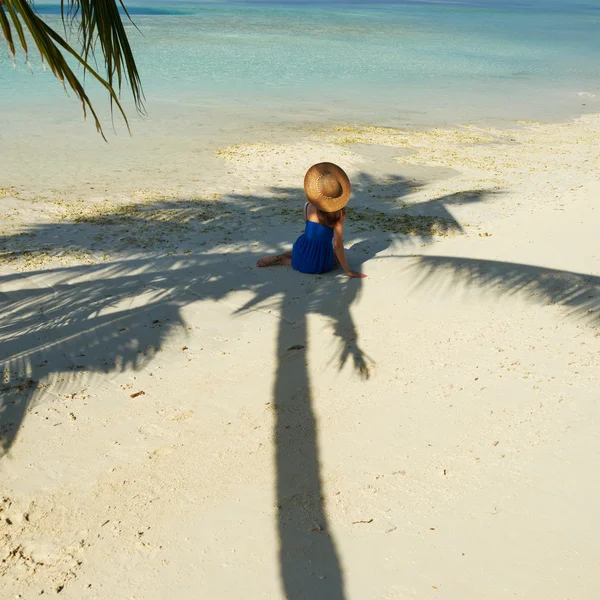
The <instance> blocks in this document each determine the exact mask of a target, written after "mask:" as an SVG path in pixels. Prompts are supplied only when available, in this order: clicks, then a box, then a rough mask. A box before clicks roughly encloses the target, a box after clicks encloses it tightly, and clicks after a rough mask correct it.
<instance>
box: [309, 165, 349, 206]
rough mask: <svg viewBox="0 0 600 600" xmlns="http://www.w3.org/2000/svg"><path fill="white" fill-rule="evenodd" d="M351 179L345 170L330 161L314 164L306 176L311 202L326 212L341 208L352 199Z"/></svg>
mask: <svg viewBox="0 0 600 600" xmlns="http://www.w3.org/2000/svg"><path fill="white" fill-rule="evenodd" d="M351 191H352V189H351V187H350V180H349V179H348V175H346V173H344V170H343V169H341V168H340V167H338V166H337V165H334V164H333V163H330V162H322V163H318V164H316V165H313V166H312V167H311V168H310V169H309V170H308V171H307V172H306V175H305V176H304V192H305V194H306V197H307V198H308V200H309V202H310V203H311V204H313V205H314V206H316V207H317V208H318V209H319V210H322V211H324V212H335V211H336V210H341V209H342V208H344V206H346V204H348V200H350V193H351Z"/></svg>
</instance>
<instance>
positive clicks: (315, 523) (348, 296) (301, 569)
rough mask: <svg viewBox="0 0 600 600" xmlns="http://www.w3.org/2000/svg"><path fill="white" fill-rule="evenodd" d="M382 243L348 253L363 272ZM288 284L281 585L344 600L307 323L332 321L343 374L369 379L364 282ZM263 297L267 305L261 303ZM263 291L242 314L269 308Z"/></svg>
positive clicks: (279, 376) (301, 594) (280, 446)
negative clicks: (347, 369)
mask: <svg viewBox="0 0 600 600" xmlns="http://www.w3.org/2000/svg"><path fill="white" fill-rule="evenodd" d="M388 245H389V244H388V243H387V242H384V241H383V240H373V241H371V242H370V243H369V244H368V252H364V251H363V252H359V251H357V250H359V249H360V250H362V248H361V244H357V245H356V247H355V248H353V250H354V251H349V253H348V255H349V260H350V261H351V262H352V264H354V265H357V266H359V267H360V265H361V264H362V263H363V262H365V261H366V260H368V259H369V258H370V257H372V256H374V255H375V254H376V253H377V252H379V251H381V250H384V249H385V248H387V246H388ZM293 276H294V278H295V282H287V281H286V284H287V291H286V292H285V293H284V295H283V297H282V298H281V301H280V310H281V324H280V327H279V334H278V340H277V368H276V376H275V383H274V386H273V409H274V411H275V463H276V473H277V485H276V487H277V525H278V534H279V565H280V575H281V581H282V583H283V587H284V591H285V595H286V598H288V600H300V599H301V598H302V599H304V598H314V599H315V600H326V599H327V600H330V599H331V600H343V598H345V592H344V578H343V569H342V567H341V564H340V559H339V556H338V552H337V550H336V545H335V541H334V539H333V534H332V532H331V530H330V526H329V520H328V517H327V512H326V505H325V489H324V486H323V481H322V478H321V468H320V459H319V442H318V437H319V436H318V428H317V423H316V419H315V415H314V406H313V405H314V398H313V394H312V390H311V382H310V376H309V372H308V359H307V353H308V351H309V348H310V345H309V339H308V332H307V319H308V315H310V314H320V315H322V316H324V317H326V318H328V319H330V320H331V322H332V323H333V328H334V334H335V336H336V338H337V340H338V343H339V351H338V366H339V368H340V369H341V368H342V367H343V366H344V364H346V362H347V361H348V360H351V362H352V365H353V367H354V368H355V370H356V372H357V374H358V375H359V376H360V377H362V378H365V379H366V378H368V372H369V371H368V364H367V357H366V355H365V353H364V352H363V350H362V349H361V347H360V346H359V344H358V332H357V328H356V325H355V322H354V320H353V318H352V315H351V312H350V308H351V306H352V305H353V304H354V303H355V302H356V300H357V299H358V298H359V296H360V291H361V287H362V285H363V280H361V279H353V280H346V281H343V282H340V281H339V278H336V277H335V275H334V274H333V273H332V274H328V275H326V276H325V277H323V278H322V279H321V280H320V281H321V283H318V284H317V285H314V287H313V289H311V290H309V291H308V292H305V293H304V294H302V295H297V294H298V293H299V291H300V290H299V288H300V286H302V285H303V284H304V282H303V281H302V279H306V280H307V281H312V283H313V284H314V281H315V280H314V278H306V277H303V276H301V275H299V274H294V275H293ZM261 296H262V297H261ZM269 296H270V292H269V291H268V289H267V290H263V292H262V294H260V295H258V296H257V297H255V298H254V299H253V301H251V302H249V303H248V304H246V305H245V306H244V307H242V309H240V311H238V312H244V311H247V310H250V309H252V307H254V306H255V305H256V304H258V303H260V302H261V301H263V300H266V299H267V298H268V297H269Z"/></svg>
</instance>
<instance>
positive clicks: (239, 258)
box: [0, 174, 492, 600]
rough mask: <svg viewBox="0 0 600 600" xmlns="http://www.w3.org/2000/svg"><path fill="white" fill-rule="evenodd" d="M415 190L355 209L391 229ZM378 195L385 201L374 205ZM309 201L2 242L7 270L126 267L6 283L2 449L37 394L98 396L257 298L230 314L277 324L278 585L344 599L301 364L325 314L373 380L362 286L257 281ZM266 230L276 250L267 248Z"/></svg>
mask: <svg viewBox="0 0 600 600" xmlns="http://www.w3.org/2000/svg"><path fill="white" fill-rule="evenodd" d="M411 189H412V184H409V183H408V182H405V181H403V180H402V179H401V178H399V177H394V178H388V180H387V181H386V182H384V183H382V182H381V181H378V180H374V179H373V178H371V177H369V176H368V175H367V174H361V175H360V176H358V177H357V178H356V182H355V183H354V191H355V199H354V200H353V207H355V208H353V210H357V211H360V210H364V209H365V208H366V207H367V206H369V207H370V209H371V210H374V211H381V212H382V213H386V214H388V215H389V217H390V218H394V217H396V216H399V215H401V214H402V213H403V211H404V212H406V210H408V209H404V208H403V204H402V203H401V198H402V197H403V196H405V195H407V194H408V192H409V191H410V190H411ZM369 190H370V191H369ZM373 190H374V191H375V192H378V195H379V196H383V197H380V198H374V194H373ZM491 194H492V192H491V191H490V190H470V191H468V192H467V193H465V196H464V197H463V198H460V199H459V198H458V197H456V196H453V197H448V198H445V197H442V198H436V199H433V200H430V201H428V202H426V203H423V206H422V208H423V210H424V211H425V212H424V213H420V212H419V206H418V205H414V206H410V207H409V209H410V211H412V214H414V215H415V217H422V216H428V217H430V220H429V221H428V222H427V223H426V225H425V226H421V225H419V226H418V227H417V226H415V227H412V229H410V231H408V230H407V229H406V227H405V226H403V227H400V228H399V229H398V230H393V229H392V230H390V231H388V233H387V234H385V235H382V234H381V232H380V231H379V230H378V229H377V228H376V227H375V226H373V227H367V228H366V229H365V230H363V231H361V232H359V233H358V235H357V238H358V240H360V243H357V244H355V246H354V247H353V248H351V249H350V251H349V253H348V254H349V260H350V262H351V264H353V265H355V266H357V267H358V266H359V265H360V263H362V262H364V261H365V260H368V259H369V258H371V257H372V256H374V255H375V254H377V253H379V252H381V251H383V250H384V249H385V248H386V247H387V246H388V244H389V243H390V241H391V240H392V238H394V237H395V238H396V240H397V242H398V243H404V244H411V243H414V240H416V239H418V240H420V241H421V242H422V241H425V242H426V241H428V240H430V239H431V237H430V236H431V234H432V233H433V232H435V231H438V230H437V229H435V227H437V226H438V225H439V224H440V223H444V227H447V228H448V230H450V229H451V230H453V231H457V232H459V231H461V226H460V224H459V223H458V221H456V219H454V217H453V216H452V214H451V212H450V211H449V209H448V208H447V205H450V206H451V205H453V204H454V203H456V202H459V201H469V202H476V201H483V200H485V199H486V198H487V197H489V196H490V195H491ZM302 201H303V193H302V190H301V189H300V188H274V189H272V190H270V194H269V195H265V196H260V197H259V196H254V197H246V196H242V195H237V196H236V195H232V196H230V197H228V198H225V199H222V200H220V201H219V202H218V203H215V204H213V205H209V204H207V203H206V202H201V201H198V200H197V199H188V200H168V199H167V200H157V201H156V202H151V203H144V204H142V205H139V206H134V205H132V206H121V207H117V208H114V207H110V208H108V209H107V208H102V207H101V208H100V209H98V210H94V211H92V212H91V213H90V212H89V211H88V212H86V213H84V214H83V216H82V217H80V218H74V219H73V220H71V221H63V222H59V223H52V224H41V225H37V226H34V227H32V228H31V229H30V230H28V231H25V232H20V233H19V234H18V235H15V236H5V237H3V238H0V251H1V252H2V258H3V259H4V261H8V262H9V263H10V261H11V260H15V261H18V260H22V259H23V252H24V251H26V252H28V254H27V257H28V259H30V260H32V261H36V260H39V259H41V258H43V256H44V255H45V254H52V253H54V254H56V253H60V252H67V253H69V252H74V253H90V254H91V255H94V256H96V257H98V256H101V255H103V254H104V253H113V255H114V251H115V248H116V250H117V251H121V252H122V254H123V255H124V257H123V258H119V259H113V260H111V261H110V262H100V263H99V264H92V265H78V266H69V267H61V268H52V269H42V268H41V269H39V270H37V271H29V272H25V273H17V272H15V273H12V274H9V275H5V276H2V277H0V290H1V292H0V341H1V348H2V355H1V356H0V365H1V366H2V369H3V377H4V383H3V384H2V385H3V388H2V399H1V401H0V439H1V443H2V451H3V452H4V453H7V452H8V451H9V450H10V448H11V446H12V444H13V443H14V441H15V439H16V436H17V433H18V431H19V429H20V427H21V426H22V423H23V420H24V419H25V416H26V415H27V412H28V410H29V409H30V408H31V407H32V406H33V400H34V398H35V397H36V392H37V391H38V390H42V389H45V388H46V387H47V386H49V385H51V386H52V390H53V391H54V393H57V392H59V391H61V387H60V386H61V385H64V386H67V385H68V382H64V383H63V384H61V379H63V378H68V377H69V375H70V374H72V373H73V372H79V373H80V374H82V373H85V375H86V379H85V381H87V382H88V383H89V382H91V381H92V380H93V378H94V377H96V376H98V375H99V374H103V375H104V376H106V375H108V376H114V375H115V374H117V373H119V372H122V371H125V370H138V369H141V368H143V367H144V366H146V365H147V364H149V362H150V361H151V360H152V358H153V356H154V355H155V354H156V353H157V352H159V351H161V349H163V348H164V347H165V346H166V345H167V344H168V342H169V339H170V338H171V337H172V335H173V334H174V333H175V332H176V331H177V330H180V331H181V330H184V329H185V327H186V323H185V320H184V317H183V309H184V308H185V307H186V306H188V305H190V304H192V303H194V302H196V301H198V300H225V299H228V297H229V296H230V294H232V293H234V292H239V291H243V292H246V293H248V292H249V293H250V295H251V298H250V300H248V301H247V302H246V303H245V304H244V305H243V306H241V307H239V308H238V309H237V310H235V309H233V313H234V314H235V315H237V317H238V318H243V315H244V314H245V313H247V312H248V311H252V310H257V309H260V308H264V307H265V306H269V307H270V308H272V309H274V310H276V311H277V313H278V315H279V317H280V319H279V333H278V348H277V356H276V364H277V366H276V374H275V382H274V387H273V398H272V400H273V406H274V407H275V415H276V417H275V419H276V424H275V455H276V465H277V484H276V485H277V499H278V506H279V510H278V529H279V557H280V576H281V580H282V586H283V588H284V589H285V594H286V597H287V598H289V599H291V600H300V599H304V598H308V597H310V598H313V599H315V600H325V599H327V600H332V599H334V600H335V599H339V600H342V599H343V598H345V592H344V577H343V569H342V566H341V563H340V560H339V557H338V554H337V550H336V547H335V543H334V540H333V536H332V535H331V533H330V531H329V527H328V524H327V518H326V511H325V505H324V500H323V486H322V481H321V474H320V473H321V471H320V464H319V453H318V445H317V435H316V421H315V417H314V413H313V409H312V402H313V398H312V393H311V385H310V378H309V373H308V370H307V366H306V360H305V353H306V351H307V348H308V347H309V340H308V334H307V314H308V313H313V314H319V315H322V316H324V317H325V318H326V319H327V320H328V321H329V322H330V323H331V324H332V327H333V334H334V338H336V339H337V340H338V344H339V346H338V351H337V353H336V354H335V356H334V357H333V359H332V360H334V361H335V362H337V364H338V367H339V368H340V369H341V368H342V367H343V366H344V365H345V364H347V363H351V364H352V365H353V368H354V369H355V370H356V372H357V374H358V375H359V376H360V377H363V378H366V377H367V376H368V369H367V363H368V362H371V361H372V359H370V358H368V357H367V355H366V354H365V352H364V351H363V349H362V348H361V346H360V345H359V342H358V331H357V327H356V324H355V322H354V320H353V318H352V314H351V307H352V305H353V304H355V303H356V301H357V299H358V298H359V296H360V292H361V285H362V283H361V282H360V281H359V280H352V281H350V280H345V279H344V280H342V279H341V278H340V277H336V275H335V274H328V275H325V276H322V277H312V276H304V275H301V274H298V273H294V272H292V271H289V270H282V269H280V270H279V271H274V269H277V268H274V269H256V268H254V265H255V263H256V260H257V259H258V258H259V257H260V256H261V255H263V254H264V253H265V252H266V251H279V250H280V249H282V248H286V249H287V248H289V247H290V244H291V242H292V241H293V240H294V239H295V237H296V236H297V234H298V233H299V231H300V223H301V219H302V217H301V216H300V215H301V207H302ZM399 201H400V202H399ZM292 209H293V215H292ZM407 223H410V220H409V221H407ZM100 225H101V226H102V227H99V226H100ZM265 230H270V233H269V237H270V238H271V240H272V241H271V243H270V245H269V247H268V248H266V247H265V246H264V232H265ZM350 230H351V232H352V227H350ZM407 233H410V234H411V235H407ZM261 244H263V246H262V247H261ZM136 250H139V252H137V253H135V251H136ZM132 252H134V253H133V254H132ZM15 264H17V263H15ZM196 335H202V334H201V333H200V334H196ZM294 348H295V349H296V350H294ZM65 390H66V388H65Z"/></svg>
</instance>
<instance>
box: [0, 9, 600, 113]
mask: <svg viewBox="0 0 600 600" xmlns="http://www.w3.org/2000/svg"><path fill="white" fill-rule="evenodd" d="M57 5H58V2H51V3H45V4H44V3H38V4H37V6H38V10H39V11H40V12H41V13H42V14H44V15H45V16H46V17H47V18H48V19H49V20H50V21H51V22H54V23H57V22H58V21H57V19H58V17H57ZM127 5H128V7H130V9H131V14H132V16H133V18H134V21H135V23H136V25H137V27H138V28H139V30H140V31H139V32H138V31H136V30H135V29H134V28H133V27H129V31H130V34H131V40H132V43H133V46H134V49H135V52H136V56H137V60H138V63H139V67H140V70H141V74H142V79H143V84H144V88H145V92H146V96H147V108H148V111H149V113H150V115H152V112H153V110H158V108H159V107H161V110H162V109H164V107H168V106H171V107H173V106H178V105H179V106H181V107H187V108H189V107H198V108H201V109H204V110H207V111H209V110H218V108H219V106H221V105H222V106H229V107H231V106H233V107H237V108H238V109H239V111H240V112H246V113H248V114H249V115H251V114H252V113H253V111H258V110H271V111H272V112H273V109H276V110H277V114H279V115H284V114H285V113H286V112H289V113H290V114H292V113H294V114H306V115H311V116H312V117H314V118H317V119H318V115H322V116H323V118H324V119H327V118H331V119H335V120H344V121H365V122H372V123H380V124H406V123H411V122H414V123H417V124H439V123H443V122H457V121H458V122H461V121H471V122H474V121H484V120H494V119H495V120H502V119H519V118H523V119H531V118H536V119H541V120H549V119H559V118H563V117H565V116H571V115H574V114H578V113H579V112H587V111H593V110H596V109H599V108H600V79H599V71H598V65H599V64H600V41H599V40H600V36H599V33H600V0H577V1H569V0H554V1H552V0H549V1H544V0H530V1H528V2H527V1H518V0H490V1H486V0H465V1H456V2H453V1H446V0H437V1H408V0H404V1H402V0H396V1H392V0H389V1H385V2H357V1H356V2H353V1H341V0H339V1H338V0H331V1H323V0H322V1H312V0H311V1H306V0H304V1H303V0H296V1H288V2H278V1H274V0H271V1H269V0H263V1H250V0H249V1H230V2H218V1H214V2H200V1H195V0H189V1H185V2H179V1H174V2H169V1H167V0H162V1H161V0H131V1H130V2H128V3H127ZM32 63H33V70H34V75H33V76H32V75H31V74H30V72H29V70H28V68H27V67H26V66H25V65H24V61H23V58H22V56H21V57H19V58H18V60H17V69H16V70H14V69H13V68H12V61H11V60H10V59H9V58H8V57H7V56H6V54H5V53H2V57H1V58H0V110H2V112H3V113H4V115H5V117H6V115H7V114H9V113H10V110H11V108H16V107H19V108H22V107H23V106H27V105H34V106H37V107H52V106H53V105H54V103H55V102H64V93H63V92H62V88H61V87H60V85H59V84H58V83H57V82H56V81H54V80H53V78H52V77H51V76H50V75H49V74H48V73H44V72H43V71H42V70H41V68H40V65H39V64H38V62H37V61H36V60H34V59H33V57H32ZM92 88H93V86H92ZM94 94H95V92H94ZM101 98H102V99H101V100H100V101H101V102H105V100H103V97H101ZM105 103H106V102H105Z"/></svg>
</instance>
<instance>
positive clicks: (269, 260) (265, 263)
mask: <svg viewBox="0 0 600 600" xmlns="http://www.w3.org/2000/svg"><path fill="white" fill-rule="evenodd" d="M280 260H281V255H279V254H278V255H277V256H263V257H262V258H261V259H260V260H259V261H258V262H257V263H256V266H257V267H272V266H273V265H278V264H279V261H280Z"/></svg>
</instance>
